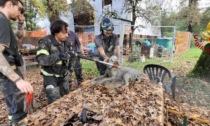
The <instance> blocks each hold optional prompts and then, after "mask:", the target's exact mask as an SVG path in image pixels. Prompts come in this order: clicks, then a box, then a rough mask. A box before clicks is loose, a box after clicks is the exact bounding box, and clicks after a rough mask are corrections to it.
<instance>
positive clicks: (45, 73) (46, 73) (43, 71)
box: [41, 69, 61, 77]
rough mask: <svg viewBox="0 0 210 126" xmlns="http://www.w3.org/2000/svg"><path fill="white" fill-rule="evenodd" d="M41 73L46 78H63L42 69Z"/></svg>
mask: <svg viewBox="0 0 210 126" xmlns="http://www.w3.org/2000/svg"><path fill="white" fill-rule="evenodd" d="M41 73H42V74H43V75H45V76H55V77H61V76H60V75H57V74H50V73H48V72H47V71H45V70H43V69H41Z"/></svg>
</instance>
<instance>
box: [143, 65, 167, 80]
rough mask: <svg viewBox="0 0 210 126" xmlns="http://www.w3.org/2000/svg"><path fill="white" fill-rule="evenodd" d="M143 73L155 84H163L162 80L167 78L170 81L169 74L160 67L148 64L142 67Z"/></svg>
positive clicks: (165, 69)
mask: <svg viewBox="0 0 210 126" xmlns="http://www.w3.org/2000/svg"><path fill="white" fill-rule="evenodd" d="M144 73H145V74H147V75H148V76H149V79H150V80H152V81H156V82H159V81H160V82H162V83H164V79H166V77H168V79H171V72H170V71H169V70H168V69H167V68H165V67H163V66H161V65H156V64H148V65H146V66H145V67H144Z"/></svg>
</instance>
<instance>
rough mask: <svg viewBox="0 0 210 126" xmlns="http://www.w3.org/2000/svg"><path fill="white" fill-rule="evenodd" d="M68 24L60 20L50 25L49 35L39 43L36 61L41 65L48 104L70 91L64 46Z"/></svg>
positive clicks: (69, 65)
mask: <svg viewBox="0 0 210 126" xmlns="http://www.w3.org/2000/svg"><path fill="white" fill-rule="evenodd" d="M67 27H68V24H67V23H66V22H64V21H62V20H57V21H55V22H53V23H52V25H51V27H50V30H51V35H48V36H46V37H44V38H42V39H41V40H40V41H39V43H38V44H39V47H38V51H37V56H36V60H37V62H38V63H39V65H41V74H42V76H43V81H44V89H45V93H46V96H47V99H48V104H50V103H52V102H54V101H55V100H57V99H59V98H60V97H62V96H63V95H65V94H68V93H69V90H70V86H71V85H70V81H71V80H70V72H69V69H70V67H71V56H70V55H69V54H68V53H67V52H68V51H70V50H69V48H68V47H67V46H65V44H66V39H67V37H68V31H67Z"/></svg>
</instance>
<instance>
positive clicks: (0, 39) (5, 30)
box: [0, 12, 23, 78]
mask: <svg viewBox="0 0 210 126" xmlns="http://www.w3.org/2000/svg"><path fill="white" fill-rule="evenodd" d="M0 24H1V28H0V44H3V45H5V47H6V48H5V51H4V52H3V55H4V56H5V58H6V59H7V61H8V62H9V64H10V65H11V66H14V65H15V66H22V65H23V59H22V56H21V55H20V54H19V52H18V42H17V39H16V37H15V34H14V32H13V30H12V27H11V24H10V21H9V20H8V19H7V18H6V16H5V15H4V14H3V13H1V12H0ZM2 77H3V78H4V77H5V76H4V75H3V74H1V73H0V78H2Z"/></svg>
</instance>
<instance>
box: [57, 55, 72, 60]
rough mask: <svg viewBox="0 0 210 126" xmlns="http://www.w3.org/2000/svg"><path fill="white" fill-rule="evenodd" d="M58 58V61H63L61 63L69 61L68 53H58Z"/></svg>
mask: <svg viewBox="0 0 210 126" xmlns="http://www.w3.org/2000/svg"><path fill="white" fill-rule="evenodd" d="M59 57H60V59H61V60H63V61H67V60H69V59H70V55H69V54H68V53H60V54H59Z"/></svg>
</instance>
